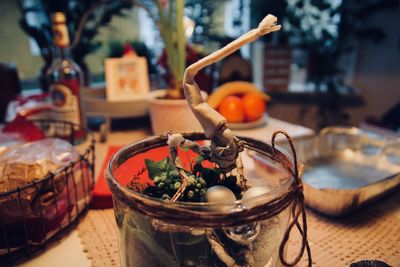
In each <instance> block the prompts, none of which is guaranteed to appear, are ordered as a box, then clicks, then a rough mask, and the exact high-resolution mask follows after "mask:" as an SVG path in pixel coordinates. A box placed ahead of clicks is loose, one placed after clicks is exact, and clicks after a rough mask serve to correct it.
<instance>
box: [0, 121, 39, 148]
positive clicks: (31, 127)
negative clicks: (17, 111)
mask: <svg viewBox="0 0 400 267" xmlns="http://www.w3.org/2000/svg"><path fill="white" fill-rule="evenodd" d="M3 132H4V133H7V132H8V133H18V134H20V135H21V137H22V138H23V139H24V140H26V141H29V142H32V141H37V140H41V139H44V138H45V137H46V136H45V134H44V133H43V132H42V130H41V129H40V128H39V127H37V126H36V125H35V124H33V123H32V122H30V121H28V120H27V119H26V118H25V117H23V116H21V115H17V117H16V118H15V119H14V120H13V121H12V122H10V123H8V124H7V125H6V126H5V127H4V129H3Z"/></svg>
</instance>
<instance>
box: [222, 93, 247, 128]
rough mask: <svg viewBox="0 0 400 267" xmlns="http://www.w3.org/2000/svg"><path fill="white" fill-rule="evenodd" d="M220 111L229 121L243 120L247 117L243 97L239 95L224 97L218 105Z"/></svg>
mask: <svg viewBox="0 0 400 267" xmlns="http://www.w3.org/2000/svg"><path fill="white" fill-rule="evenodd" d="M217 109H218V112H219V113H220V114H221V115H222V116H224V117H225V118H226V120H227V121H228V122H243V121H244V118H245V113H244V108H243V103H242V99H241V98H240V97H238V96H234V95H230V96H226V97H224V98H223V99H222V100H221V102H220V104H219V105H218V108H217Z"/></svg>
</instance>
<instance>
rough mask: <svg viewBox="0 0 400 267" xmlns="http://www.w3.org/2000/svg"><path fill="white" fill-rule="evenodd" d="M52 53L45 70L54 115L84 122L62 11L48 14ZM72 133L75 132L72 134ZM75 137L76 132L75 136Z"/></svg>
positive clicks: (78, 81) (78, 78) (79, 81)
mask: <svg viewBox="0 0 400 267" xmlns="http://www.w3.org/2000/svg"><path fill="white" fill-rule="evenodd" d="M52 32H53V40H54V45H55V47H56V56H55V57H54V60H53V62H52V64H51V66H50V68H49V69H48V71H47V79H48V82H49V92H50V96H51V101H52V103H53V106H54V108H53V110H54V114H55V118H56V119H58V120H65V121H70V122H73V123H76V124H81V125H84V117H83V112H82V104H81V96H80V91H81V84H82V77H83V76H82V71H81V69H80V67H79V66H78V64H76V63H75V62H74V61H73V59H72V58H71V57H70V41H69V35H68V29H67V25H66V18H65V15H64V13H62V12H56V13H54V14H53V15H52ZM76 134H79V133H75V137H77V136H76ZM78 137H79V136H78Z"/></svg>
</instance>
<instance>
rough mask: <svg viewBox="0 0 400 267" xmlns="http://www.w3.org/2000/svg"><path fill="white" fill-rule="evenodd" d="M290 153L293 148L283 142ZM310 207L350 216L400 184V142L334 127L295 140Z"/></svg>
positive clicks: (325, 212) (333, 214)
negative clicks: (289, 149)
mask: <svg viewBox="0 0 400 267" xmlns="http://www.w3.org/2000/svg"><path fill="white" fill-rule="evenodd" d="M281 145H282V146H283V148H284V149H285V150H287V151H288V146H287V144H281ZM294 146H295V149H296V152H297V157H298V161H299V162H300V163H301V164H303V175H302V177H303V182H304V192H305V199H306V204H307V205H308V206H310V207H311V208H313V209H315V210H317V211H319V212H321V213H324V214H327V215H332V216H341V215H346V214H349V213H351V212H353V211H354V210H356V209H358V208H359V207H361V206H363V205H364V204H366V203H368V202H370V201H372V200H374V199H377V198H379V197H381V196H383V195H384V194H386V193H388V192H389V191H392V190H394V189H395V188H396V187H397V188H398V189H400V188H399V185H400V140H399V139H395V138H389V137H383V136H378V135H374V134H372V133H368V132H364V131H362V130H360V129H357V128H338V127H331V128H326V129H324V130H322V131H321V132H320V133H319V134H317V135H314V136H308V137H304V138H298V139H295V140H294Z"/></svg>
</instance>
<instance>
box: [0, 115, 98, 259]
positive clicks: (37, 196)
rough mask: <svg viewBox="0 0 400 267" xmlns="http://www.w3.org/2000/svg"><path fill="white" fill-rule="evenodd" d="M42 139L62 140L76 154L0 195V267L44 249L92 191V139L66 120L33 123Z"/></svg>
mask: <svg viewBox="0 0 400 267" xmlns="http://www.w3.org/2000/svg"><path fill="white" fill-rule="evenodd" d="M33 122H34V123H35V124H36V125H37V126H38V127H39V128H41V129H42V131H43V132H44V133H45V135H46V136H47V137H56V138H61V139H64V140H66V141H68V142H70V143H71V144H73V145H75V146H76V148H77V149H78V151H79V152H80V157H79V158H78V159H77V160H74V161H72V162H70V163H69V164H68V165H66V166H64V167H63V168H61V169H59V170H58V171H56V172H55V173H51V174H48V175H47V176H46V177H43V178H42V179H40V180H35V181H33V182H32V183H30V184H27V185H25V186H23V187H18V188H16V189H14V190H12V191H9V192H6V193H1V194H0V265H7V264H10V265H11V264H14V263H16V262H18V261H22V260H24V259H27V258H30V257H31V256H32V255H33V254H35V253H38V252H40V251H43V250H45V248H46V247H47V244H48V243H49V242H50V241H52V240H53V239H56V238H57V237H60V236H61V234H62V233H64V232H66V230H68V229H70V228H71V226H74V225H76V222H77V220H78V218H79V216H80V215H81V214H82V213H84V211H86V210H87V207H88V205H89V203H90V201H91V192H92V190H93V186H94V157H95V155H94V151H95V150H94V137H93V135H92V134H91V133H90V132H89V131H88V130H87V129H85V128H84V127H82V126H80V125H76V124H73V123H71V122H66V121H54V120H35V121H33Z"/></svg>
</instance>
